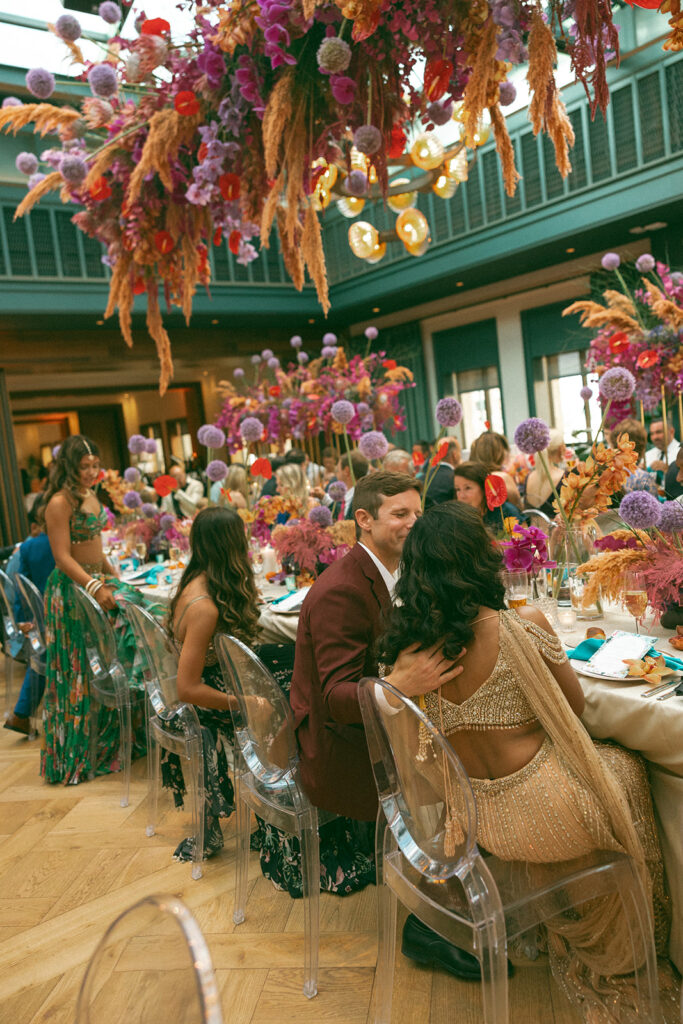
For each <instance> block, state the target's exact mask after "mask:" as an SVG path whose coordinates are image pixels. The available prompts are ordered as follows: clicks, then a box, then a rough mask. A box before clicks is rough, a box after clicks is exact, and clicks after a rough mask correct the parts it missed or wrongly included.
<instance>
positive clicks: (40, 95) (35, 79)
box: [26, 68, 55, 100]
mask: <svg viewBox="0 0 683 1024" xmlns="http://www.w3.org/2000/svg"><path fill="white" fill-rule="evenodd" d="M26 88H27V89H28V91H29V92H30V93H31V95H32V96H35V97H37V99H39V100H46V99H47V98H48V96H51V95H52V93H53V92H54V91H55V76H54V75H52V74H50V72H49V71H46V70H45V68H31V70H30V71H29V72H27V75H26Z"/></svg>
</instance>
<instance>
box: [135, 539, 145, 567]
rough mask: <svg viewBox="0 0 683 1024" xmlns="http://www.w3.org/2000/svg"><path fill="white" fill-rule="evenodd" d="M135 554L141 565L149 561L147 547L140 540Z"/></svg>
mask: <svg viewBox="0 0 683 1024" xmlns="http://www.w3.org/2000/svg"><path fill="white" fill-rule="evenodd" d="M135 554H136V555H137V557H138V558H139V559H140V564H143V563H144V562H145V561H146V560H147V545H146V544H145V543H144V542H143V541H141V540H139V541H138V542H137V544H136V545H135Z"/></svg>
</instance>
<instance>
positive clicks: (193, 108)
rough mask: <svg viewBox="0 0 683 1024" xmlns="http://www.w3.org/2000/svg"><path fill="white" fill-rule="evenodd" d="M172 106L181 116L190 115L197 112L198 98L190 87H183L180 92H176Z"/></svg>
mask: <svg viewBox="0 0 683 1024" xmlns="http://www.w3.org/2000/svg"><path fill="white" fill-rule="evenodd" d="M173 106H174V107H175V108H176V110H177V111H178V113H179V114H180V115H181V117H192V115H193V114H197V113H199V100H198V99H197V97H196V95H195V93H193V92H192V90H191V89H183V90H182V92H179V93H176V95H175V98H174V100H173Z"/></svg>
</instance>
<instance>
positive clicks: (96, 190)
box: [89, 176, 111, 203]
mask: <svg viewBox="0 0 683 1024" xmlns="http://www.w3.org/2000/svg"><path fill="white" fill-rule="evenodd" d="M89 192H90V198H91V199H94V200H95V202H96V203H99V202H100V201H101V200H102V199H109V196H110V195H111V186H110V184H109V182H108V181H107V179H106V178H105V177H104V176H102V177H100V178H97V179H96V180H95V181H94V182H93V183H92V185H91V186H90V189H89Z"/></svg>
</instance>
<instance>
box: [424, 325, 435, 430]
mask: <svg viewBox="0 0 683 1024" xmlns="http://www.w3.org/2000/svg"><path fill="white" fill-rule="evenodd" d="M420 332H421V334H422V356H423V359H424V367H425V379H426V383H427V394H428V395H429V404H430V406H431V408H432V415H431V422H432V427H433V428H434V429H435V430H436V429H438V424H437V422H436V419H435V418H434V409H435V408H436V403H437V401H438V398H439V389H438V385H437V380H436V365H435V363H434V342H433V341H432V332H431V330H430V328H429V327H428V326H427V324H426V323H425V321H424V320H423V321H422V322H421V323H420Z"/></svg>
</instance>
